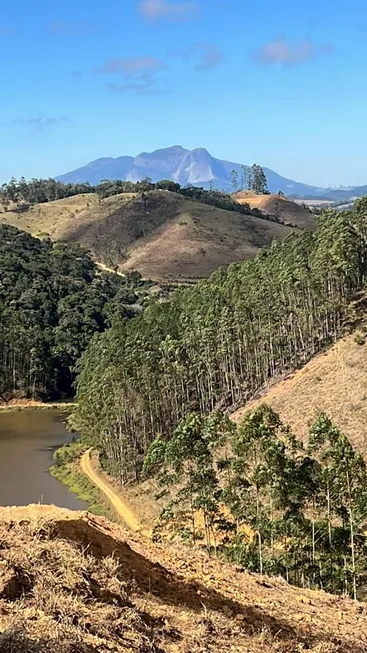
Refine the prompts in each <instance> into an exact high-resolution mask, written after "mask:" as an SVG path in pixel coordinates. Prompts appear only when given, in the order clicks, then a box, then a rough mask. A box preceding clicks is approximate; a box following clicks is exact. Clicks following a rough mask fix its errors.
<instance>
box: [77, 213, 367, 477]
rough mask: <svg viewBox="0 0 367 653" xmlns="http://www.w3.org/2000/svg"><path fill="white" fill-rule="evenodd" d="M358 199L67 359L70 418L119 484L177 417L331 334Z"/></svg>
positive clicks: (244, 396)
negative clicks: (75, 370) (74, 402)
mask: <svg viewBox="0 0 367 653" xmlns="http://www.w3.org/2000/svg"><path fill="white" fill-rule="evenodd" d="M366 221H367V203H366V200H360V201H359V202H357V203H356V205H355V209H354V211H353V212H350V213H343V214H337V213H334V212H333V211H327V212H326V213H325V214H324V215H322V216H320V217H319V218H318V228H317V230H316V232H314V233H311V232H308V231H305V232H301V233H298V234H296V233H293V234H291V235H290V236H289V237H288V238H287V239H286V240H285V241H284V242H282V243H278V242H273V244H272V245H271V246H270V247H268V248H266V249H264V250H262V251H261V252H260V253H259V255H258V256H257V257H256V258H255V259H254V260H252V261H245V262H243V263H240V264H233V265H230V266H229V267H228V268H227V269H219V270H218V271H216V272H214V274H212V276H211V277H210V278H209V279H208V280H204V281H202V282H200V283H198V284H197V285H196V286H194V287H193V288H186V289H179V290H177V291H175V292H174V293H173V294H172V295H171V296H170V298H169V300H168V301H166V302H163V303H156V304H154V305H151V306H150V307H148V308H147V309H146V310H145V311H144V313H143V314H141V315H139V316H138V317H136V318H135V319H134V320H132V321H130V322H123V323H120V324H118V325H114V326H113V327H112V328H111V329H108V330H107V331H106V332H105V333H104V334H102V335H101V336H99V337H96V338H94V339H93V341H92V342H91V345H90V346H89V347H88V349H87V351H86V352H85V354H84V355H83V357H82V359H81V362H80V365H79V378H78V410H77V413H76V416H75V420H76V423H77V425H78V427H79V429H80V430H81V432H82V433H83V434H85V435H86V436H87V437H88V439H89V441H90V442H92V443H93V444H94V445H95V446H96V447H97V448H98V449H99V450H100V451H101V452H102V454H103V456H104V458H105V461H106V464H107V466H108V468H109V470H110V471H111V472H112V473H113V474H115V475H116V476H118V477H119V478H120V479H121V481H122V482H125V481H126V480H127V479H129V478H136V477H137V476H138V474H139V472H140V469H141V464H142V461H143V459H144V455H145V454H146V451H147V449H148V447H149V445H150V443H151V442H152V440H154V438H155V437H156V436H157V434H160V435H161V436H162V437H163V438H169V436H170V434H171V433H172V431H173V430H174V429H175V428H176V427H177V425H178V424H179V423H180V421H181V420H182V419H184V418H185V417H186V416H187V414H188V413H190V412H192V411H196V412H198V413H199V414H208V413H210V412H211V411H213V410H215V409H218V408H223V409H230V408H232V407H236V406H238V405H241V404H244V403H245V402H246V401H247V400H248V399H249V398H251V397H252V396H253V395H254V394H255V393H256V392H258V391H259V390H260V389H261V388H263V387H264V385H265V384H266V383H267V382H268V381H269V379H271V378H273V377H275V376H277V375H284V374H286V373H287V372H289V371H291V370H294V369H296V368H297V367H299V366H301V365H303V364H304V363H305V362H306V361H307V360H309V359H310V358H312V357H313V356H314V355H315V354H316V353H317V352H318V351H320V350H321V349H323V348H324V347H325V346H326V345H328V344H329V343H330V342H332V341H334V340H335V339H336V338H338V337H339V336H340V334H341V332H342V330H343V319H344V317H345V314H346V311H347V306H348V302H349V300H350V299H351V298H352V296H353V295H354V294H355V293H356V292H357V291H359V290H360V289H362V287H363V286H364V283H365V279H366V274H367V264H366V254H367V245H366V233H367V230H366Z"/></svg>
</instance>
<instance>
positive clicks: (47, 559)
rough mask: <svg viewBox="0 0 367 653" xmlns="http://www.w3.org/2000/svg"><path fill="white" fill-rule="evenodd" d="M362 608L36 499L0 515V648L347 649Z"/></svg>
mask: <svg viewBox="0 0 367 653" xmlns="http://www.w3.org/2000/svg"><path fill="white" fill-rule="evenodd" d="M366 649H367V605H366V604H362V603H361V604H357V603H353V602H352V601H350V600H345V599H342V598H338V597H334V596H330V595H327V594H324V593H323V592H312V591H307V590H298V589H295V588H291V587H289V586H288V585H287V584H286V583H285V581H282V580H277V579H276V580H274V579H269V578H266V577H260V576H256V575H254V574H248V573H245V572H241V570H238V569H236V568H234V567H231V566H229V565H225V564H222V563H220V561H218V560H211V559H208V558H207V557H206V556H205V555H204V554H203V553H200V552H195V551H192V550H189V549H187V548H181V547H173V546H168V545H164V546H163V545H158V544H152V543H151V542H149V541H148V540H146V539H144V538H142V537H139V536H135V535H134V537H130V536H129V534H128V533H126V532H125V531H124V530H123V529H121V528H119V527H117V526H115V525H112V524H111V523H109V522H107V521H106V520H104V519H102V518H97V517H93V518H92V517H91V516H90V515H89V514H87V513H77V512H71V511H67V510H61V509H57V508H52V507H47V506H30V507H28V508H9V509H7V508H4V509H1V510H0V651H1V653H26V652H27V653H43V652H44V653H46V652H49V653H66V652H67V653H92V652H95V653H97V652H98V653H104V652H107V651H109V652H110V651H115V652H130V651H131V652H133V651H134V652H135V653H136V652H138V653H145V652H146V653H148V652H150V653H152V652H155V653H164V652H167V653H178V652H181V651H182V652H185V653H199V652H204V651H205V652H208V653H210V652H218V653H219V652H221V653H222V652H223V653H225V652H242V653H245V652H248V653H265V652H274V653H275V652H281V653H282V652H284V653H285V652H286V653H296V652H298V653H300V652H302V651H306V650H311V651H317V652H318V653H331V652H334V653H335V652H339V653H341V652H346V651H350V652H352V651H353V652H354V653H362V652H365V651H366Z"/></svg>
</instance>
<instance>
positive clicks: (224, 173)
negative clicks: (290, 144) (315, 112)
mask: <svg viewBox="0 0 367 653" xmlns="http://www.w3.org/2000/svg"><path fill="white" fill-rule="evenodd" d="M232 170H235V171H236V172H237V174H238V179H241V176H242V166H241V165H240V164H239V163H233V162H231V161H224V160H221V159H216V158H215V157H213V156H212V155H211V154H210V152H208V150H207V149H206V148H204V147H197V148H194V149H192V150H187V149H185V148H184V147H182V145H172V146H170V147H166V148H162V149H158V150H154V152H142V153H141V154H139V155H138V156H136V157H130V156H121V157H118V158H116V159H112V158H101V159H98V160H97V161H93V162H92V163H89V164H87V165H86V166H84V167H83V168H79V169H78V170H74V171H72V172H69V173H67V174H66V175H61V176H59V177H57V178H56V179H57V180H58V181H63V182H66V183H79V182H85V181H89V182H90V183H91V184H98V183H100V182H101V180H102V179H121V180H123V181H124V180H129V181H139V180H141V179H144V178H145V177H150V178H151V179H152V181H154V182H156V181H160V180H161V179H172V180H173V181H176V182H178V183H179V184H181V185H182V186H185V185H186V184H192V185H195V186H203V187H204V188H208V187H209V185H210V184H212V183H214V186H215V188H216V189H217V190H223V191H226V192H232V190H233V186H232V183H231V172H232ZM264 170H265V173H266V176H267V181H268V187H269V190H270V191H271V192H274V193H277V192H278V191H279V190H281V191H282V192H283V193H285V194H286V195H291V196H292V197H299V198H304V197H308V198H317V197H320V198H322V197H324V198H325V197H331V196H332V195H335V196H336V195H338V194H339V195H340V197H343V198H344V197H345V196H347V195H348V194H349V196H351V195H352V194H353V195H360V194H361V193H360V192H357V190H359V189H357V188H352V189H350V190H349V191H344V190H338V191H332V192H331V191H330V190H329V191H328V190H327V189H325V188H319V187H317V186H309V185H307V184H303V183H301V182H298V181H294V180H292V179H287V178H286V177H282V176H281V175H279V174H278V173H276V172H274V171H273V170H270V169H268V168H264ZM363 190H364V191H365V187H364V189H363ZM362 194H364V193H362Z"/></svg>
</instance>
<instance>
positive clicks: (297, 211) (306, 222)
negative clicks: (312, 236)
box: [236, 191, 316, 229]
mask: <svg viewBox="0 0 367 653" xmlns="http://www.w3.org/2000/svg"><path fill="white" fill-rule="evenodd" d="M236 200H237V202H239V203H240V204H249V205H250V207H251V208H252V209H259V210H260V211H262V212H263V213H265V214H268V215H274V216H275V217H277V218H278V219H279V220H282V221H283V222H284V223H285V224H288V225H295V226H297V227H300V228H302V229H314V227H315V224H316V223H315V217H314V216H313V215H312V213H311V212H310V211H309V210H308V209H307V208H305V207H304V206H300V205H299V204H297V203H296V202H293V200H289V199H288V198H287V197H284V196H282V195H255V193H251V192H249V191H241V192H240V193H237V194H236Z"/></svg>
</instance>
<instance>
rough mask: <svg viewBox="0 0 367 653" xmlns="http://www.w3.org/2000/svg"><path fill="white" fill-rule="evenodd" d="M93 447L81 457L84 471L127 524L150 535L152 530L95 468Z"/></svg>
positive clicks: (81, 465) (133, 529) (146, 535)
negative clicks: (91, 455)
mask: <svg viewBox="0 0 367 653" xmlns="http://www.w3.org/2000/svg"><path fill="white" fill-rule="evenodd" d="M90 453H91V449H88V451H86V452H85V453H84V454H83V455H82V457H81V459H80V467H81V470H82V472H83V473H84V474H85V475H86V476H88V478H89V480H90V481H91V482H92V483H93V485H95V486H96V487H97V488H98V489H99V490H101V492H103V494H104V495H105V496H106V497H107V498H108V500H109V501H110V503H111V505H112V506H113V508H114V509H115V511H116V512H117V514H118V515H119V517H121V519H122V520H123V521H124V522H125V524H126V526H128V527H129V528H131V530H132V531H136V532H139V533H141V535H145V537H150V535H151V534H150V532H149V531H148V530H146V529H145V528H143V526H142V524H141V523H140V522H139V520H138V519H137V518H136V516H135V515H134V513H133V512H132V510H131V509H130V508H129V506H127V504H126V503H125V502H124V501H123V499H121V497H119V495H118V494H117V493H116V492H115V491H114V490H113V489H112V488H111V487H110V486H109V485H108V483H107V482H106V481H105V480H104V479H103V478H102V476H100V475H99V474H98V472H96V471H95V470H94V469H93V466H92V463H91V457H90Z"/></svg>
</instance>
